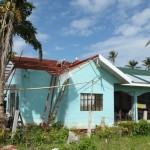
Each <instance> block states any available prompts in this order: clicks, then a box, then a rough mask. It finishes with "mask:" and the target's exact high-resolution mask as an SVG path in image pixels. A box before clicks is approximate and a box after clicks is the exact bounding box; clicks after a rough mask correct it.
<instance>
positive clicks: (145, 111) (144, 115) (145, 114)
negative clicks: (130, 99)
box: [143, 110, 147, 120]
mask: <svg viewBox="0 0 150 150" xmlns="http://www.w3.org/2000/svg"><path fill="white" fill-rule="evenodd" d="M143 119H144V120H147V110H144V113H143Z"/></svg>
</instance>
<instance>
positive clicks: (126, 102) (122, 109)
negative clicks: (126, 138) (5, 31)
mask: <svg viewBox="0 0 150 150" xmlns="http://www.w3.org/2000/svg"><path fill="white" fill-rule="evenodd" d="M11 62H12V70H13V71H11V72H12V73H11V76H9V78H8V81H7V88H6V91H5V92H6V95H7V98H6V104H7V105H6V113H9V114H10V115H14V111H15V110H16V109H19V111H20V113H21V116H22V118H23V121H24V122H25V123H36V124H40V123H41V122H42V123H43V122H46V123H50V122H51V121H52V120H53V119H54V118H55V121H60V122H62V123H63V124H64V125H65V126H67V127H75V128H87V127H88V123H89V120H88V119H89V112H91V114H92V115H91V124H92V127H94V126H95V125H99V124H103V123H105V124H106V125H109V126H111V125H113V124H114V122H116V121H123V120H135V121H138V120H139V119H142V118H143V117H144V119H147V120H149V119H150V83H149V82H150V72H149V71H146V70H134V69H129V68H117V67H115V66H114V65H112V64H111V63H110V62H109V61H107V60H106V59H105V58H104V57H102V56H101V55H96V56H93V57H90V58H88V59H85V60H82V61H79V60H75V61H74V62H66V61H65V60H62V61H56V60H43V61H42V62H39V61H38V59H36V58H25V57H21V58H19V57H15V58H13V59H12V60H11Z"/></svg>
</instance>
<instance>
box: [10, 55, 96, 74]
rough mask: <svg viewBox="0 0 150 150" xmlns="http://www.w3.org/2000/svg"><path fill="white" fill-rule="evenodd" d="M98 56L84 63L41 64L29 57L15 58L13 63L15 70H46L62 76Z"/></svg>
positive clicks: (54, 61) (85, 60)
mask: <svg viewBox="0 0 150 150" xmlns="http://www.w3.org/2000/svg"><path fill="white" fill-rule="evenodd" d="M97 57H98V55H95V56H92V57H90V58H87V59H84V60H82V61H80V60H75V61H74V62H68V61H65V60H62V61H58V60H46V59H43V60H42V61H41V62H40V61H39V59H38V58H28V57H13V58H12V59H11V62H12V63H13V65H14V67H15V68H20V69H33V70H44V71H47V72H48V73H50V74H53V75H56V76H57V75H60V74H62V73H64V72H65V71H68V70H70V69H72V68H74V67H77V66H79V65H81V64H83V63H85V62H87V61H89V60H92V59H94V58H97Z"/></svg>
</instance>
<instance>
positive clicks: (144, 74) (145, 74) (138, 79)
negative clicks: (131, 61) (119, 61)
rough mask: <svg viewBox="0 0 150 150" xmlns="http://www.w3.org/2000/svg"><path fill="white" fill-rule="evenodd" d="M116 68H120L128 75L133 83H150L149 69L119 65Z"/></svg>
mask: <svg viewBox="0 0 150 150" xmlns="http://www.w3.org/2000/svg"><path fill="white" fill-rule="evenodd" d="M118 69H120V70H121V71H122V72H124V73H125V74H126V75H127V76H128V77H130V78H131V80H132V82H133V83H142V84H149V83H150V71H147V70H141V69H131V68H121V67H119V68H118Z"/></svg>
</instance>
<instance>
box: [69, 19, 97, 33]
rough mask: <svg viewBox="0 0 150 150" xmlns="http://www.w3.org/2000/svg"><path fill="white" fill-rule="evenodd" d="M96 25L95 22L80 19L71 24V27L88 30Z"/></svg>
mask: <svg viewBox="0 0 150 150" xmlns="http://www.w3.org/2000/svg"><path fill="white" fill-rule="evenodd" d="M93 24H94V21H93V20H91V19H79V20H74V21H73V22H71V24H70V26H71V27H72V28H75V29H79V30H82V29H87V28H89V27H91V26H92V25H93Z"/></svg>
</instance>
